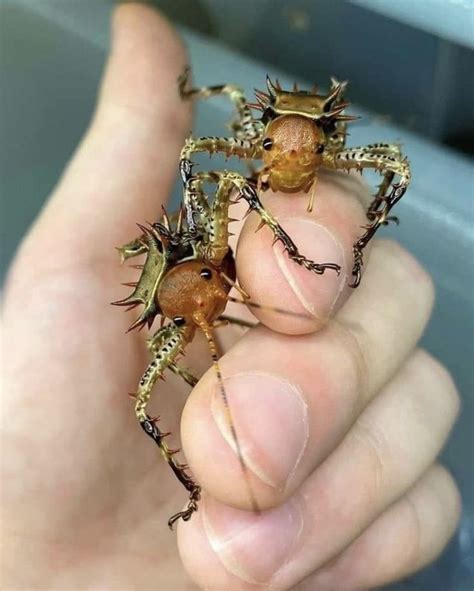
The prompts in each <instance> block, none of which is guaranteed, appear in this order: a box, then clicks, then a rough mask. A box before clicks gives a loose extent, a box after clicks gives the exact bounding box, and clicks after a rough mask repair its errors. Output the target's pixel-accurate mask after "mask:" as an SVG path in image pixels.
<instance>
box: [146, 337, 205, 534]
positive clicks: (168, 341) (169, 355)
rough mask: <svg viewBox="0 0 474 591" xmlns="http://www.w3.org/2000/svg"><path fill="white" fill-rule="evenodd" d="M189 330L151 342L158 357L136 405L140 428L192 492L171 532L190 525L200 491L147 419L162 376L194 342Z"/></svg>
mask: <svg viewBox="0 0 474 591" xmlns="http://www.w3.org/2000/svg"><path fill="white" fill-rule="evenodd" d="M189 330H190V329H189V328H187V327H177V326H175V325H168V326H165V327H163V328H162V329H160V330H159V331H158V333H157V334H156V335H155V337H154V339H152V341H151V342H154V343H155V344H156V346H157V349H156V351H155V357H154V359H153V361H152V362H151V363H150V364H149V366H148V367H147V369H146V371H145V373H144V374H143V377H142V379H141V380H140V385H139V388H138V392H137V395H136V402H135V413H136V415H137V419H138V420H139V422H140V426H141V427H142V429H143V430H144V431H145V433H146V434H147V435H148V436H149V437H151V439H153V441H154V442H155V443H156V444H157V445H158V447H159V448H160V451H161V453H162V455H163V457H164V458H165V460H166V461H167V462H168V464H169V466H170V468H171V469H172V470H173V472H174V474H175V476H176V478H177V479H178V480H179V481H180V482H181V484H182V485H183V486H184V487H185V489H186V490H187V491H188V492H189V502H188V506H187V508H186V509H185V510H184V511H180V512H179V513H176V515H173V516H172V517H171V518H170V520H169V521H168V525H169V527H170V528H171V529H172V528H173V524H174V523H175V522H176V521H177V520H178V519H183V520H184V521H188V519H190V518H191V515H192V514H193V513H194V511H196V510H197V508H198V502H199V499H200V494H201V488H200V487H199V486H198V485H197V484H196V483H195V482H194V481H193V479H192V478H191V477H190V476H189V475H188V474H187V473H186V470H185V466H183V465H182V464H180V463H179V462H177V461H176V460H175V458H174V454H175V453H176V451H177V450H172V449H170V448H169V447H168V446H167V445H166V443H165V441H164V438H165V436H166V434H165V433H162V432H161V431H160V429H159V428H158V427H157V425H156V421H155V420H153V419H152V418H151V417H149V416H148V414H147V412H146V407H147V404H148V401H149V399H150V396H151V392H152V389H153V386H154V385H155V383H156V381H157V380H158V378H161V377H162V376H163V373H164V371H165V369H167V368H170V366H171V365H173V364H174V363H175V360H176V357H177V356H178V355H179V354H180V353H181V352H182V348H183V347H184V346H185V345H186V344H187V343H188V342H189V340H190V338H191V335H190V334H189ZM158 345H159V347H158Z"/></svg>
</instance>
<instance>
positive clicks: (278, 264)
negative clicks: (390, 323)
mask: <svg viewBox="0 0 474 591" xmlns="http://www.w3.org/2000/svg"><path fill="white" fill-rule="evenodd" d="M330 179H332V180H329V179H327V178H326V179H320V180H319V181H318V184H317V186H316V195H317V199H316V205H315V207H314V210H313V212H312V213H308V212H307V210H306V208H307V203H308V195H307V194H305V193H304V194H294V195H282V194H275V193H270V192H267V193H264V194H263V195H262V202H263V203H264V205H265V207H266V208H267V209H268V211H270V212H271V213H272V214H273V215H274V216H275V217H276V218H277V220H278V222H279V223H280V225H281V226H282V228H283V229H284V230H285V231H286V232H287V233H288V234H289V235H290V237H291V238H292V239H293V241H294V242H295V244H296V246H297V248H298V249H299V252H300V254H302V255H304V256H305V257H307V258H309V259H311V260H313V261H314V262H316V263H333V264H337V265H339V266H340V267H341V272H340V274H339V275H337V274H336V273H335V271H334V270H332V269H326V270H325V271H324V274H322V275H318V274H316V273H314V272H312V271H309V270H307V269H306V268H304V267H302V266H300V265H298V264H296V263H295V262H294V261H292V260H291V259H290V258H289V256H288V255H287V254H286V253H285V252H284V250H283V247H282V245H281V244H280V243H279V242H277V243H275V244H274V245H273V246H272V243H273V235H272V233H271V232H270V230H269V229H268V228H266V227H262V228H261V230H259V222H260V218H259V217H258V216H257V214H255V213H254V214H253V215H252V216H250V217H249V219H248V221H247V222H246V224H245V225H244V227H243V230H242V233H241V235H240V238H239V243H238V249H237V270H238V276H239V281H240V282H241V284H242V286H243V287H244V288H245V290H246V291H247V292H248V293H249V295H250V296H251V298H252V299H253V300H254V301H255V302H258V303H260V304H265V305H267V306H270V307H272V306H273V307H278V308H280V309H281V308H283V309H284V310H287V311H288V312H296V313H300V314H305V315H308V316H309V318H310V319H311V320H310V321H306V320H300V319H295V318H294V317H291V316H288V315H286V316H285V314H277V313H274V312H272V311H267V310H254V309H252V312H254V313H255V315H256V316H257V317H258V319H259V320H260V321H261V322H263V323H265V324H266V325H267V326H269V327H270V328H272V329H273V330H277V331H280V332H284V333H288V334H300V333H306V332H312V331H314V330H315V329H317V328H320V327H321V326H322V325H323V324H324V323H325V322H326V320H327V318H328V316H329V315H331V314H332V313H334V312H335V311H336V310H337V309H338V308H340V307H341V306H342V304H343V303H344V301H345V300H346V299H347V297H348V296H349V294H350V292H351V291H352V290H351V288H350V287H349V283H351V282H352V278H351V272H352V265H353V254H352V247H353V244H354V243H355V242H356V240H357V238H358V237H359V236H360V234H361V233H363V230H362V229H361V226H362V225H364V224H365V223H367V219H366V217H365V207H364V201H367V200H368V199H369V196H368V192H367V189H366V187H365V186H364V185H362V183H361V182H360V181H358V180H356V179H343V180H344V181H345V183H342V182H341V179H340V178H339V177H338V176H332V177H330ZM256 231H257V233H255V232H256ZM366 254H367V255H368V253H366ZM367 260H368V259H367Z"/></svg>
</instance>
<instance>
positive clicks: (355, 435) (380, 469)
mask: <svg viewBox="0 0 474 591" xmlns="http://www.w3.org/2000/svg"><path fill="white" fill-rule="evenodd" d="M351 437H352V440H353V442H355V446H356V447H355V448H356V449H357V448H358V449H359V450H360V451H359V453H360V454H361V457H364V460H363V462H364V464H365V465H366V466H367V470H366V471H364V472H365V484H364V490H365V496H366V498H367V500H369V501H370V503H373V502H377V499H380V498H382V497H383V496H384V491H385V490H386V489H387V486H388V485H389V483H388V480H389V475H390V473H391V468H390V466H391V464H392V462H391V455H392V454H391V450H390V445H389V442H388V441H387V439H386V437H385V435H384V433H383V431H382V430H381V429H380V428H378V427H377V425H376V424H375V422H374V421H373V420H370V419H369V418H368V417H366V416H364V415H362V416H361V417H359V419H358V421H357V423H356V426H355V428H354V429H353V430H352V433H351Z"/></svg>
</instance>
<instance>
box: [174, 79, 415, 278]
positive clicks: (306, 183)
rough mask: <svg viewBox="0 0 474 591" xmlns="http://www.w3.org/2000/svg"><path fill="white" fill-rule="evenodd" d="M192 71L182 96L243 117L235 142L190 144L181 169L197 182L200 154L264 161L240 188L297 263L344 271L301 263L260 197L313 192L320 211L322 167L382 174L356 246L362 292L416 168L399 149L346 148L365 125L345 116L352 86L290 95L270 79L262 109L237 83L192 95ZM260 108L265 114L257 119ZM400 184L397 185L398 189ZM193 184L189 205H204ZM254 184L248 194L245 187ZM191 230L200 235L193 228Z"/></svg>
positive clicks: (333, 83) (260, 100) (390, 146)
mask: <svg viewBox="0 0 474 591" xmlns="http://www.w3.org/2000/svg"><path fill="white" fill-rule="evenodd" d="M188 75H189V68H187V69H186V70H185V72H184V74H183V75H182V76H181V77H180V79H179V89H180V93H181V96H182V97H184V98H187V97H198V98H209V97H211V96H216V95H220V94H222V95H227V96H228V97H229V99H230V100H231V102H232V103H233V105H234V107H235V108H236V111H237V118H236V120H235V121H234V122H233V123H232V126H231V127H232V129H233V132H234V136H233V137H230V138H227V137H200V138H194V137H192V136H191V137H189V138H188V139H187V140H186V143H185V145H184V147H183V149H182V152H181V168H182V170H188V171H189V175H188V177H187V178H188V181H190V180H191V179H193V178H196V177H199V173H197V174H194V175H192V174H191V170H192V166H191V164H192V163H191V156H192V155H193V154H194V153H196V152H209V154H213V153H215V152H220V153H224V154H225V155H226V156H228V157H229V156H237V157H238V158H243V159H245V160H247V162H248V163H250V164H252V163H253V161H254V160H261V161H262V166H261V168H260V169H259V170H257V171H256V172H255V173H254V174H253V176H252V177H251V178H249V179H245V178H244V177H243V176H240V175H236V176H237V177H239V179H238V181H236V186H238V187H239V189H240V191H241V193H242V195H243V196H244V197H246V195H247V201H248V202H249V206H250V208H251V209H252V210H255V211H256V212H257V213H258V214H259V215H260V216H261V218H262V223H263V224H265V225H268V226H269V227H270V229H271V230H272V232H273V234H274V236H275V239H276V240H280V241H281V242H282V243H283V245H284V248H285V250H287V252H288V255H289V256H290V258H291V259H293V260H294V261H295V262H297V263H298V264H300V265H304V266H305V267H307V268H308V269H310V270H312V271H314V272H316V273H322V272H324V270H325V269H328V268H330V269H333V270H335V271H337V272H339V270H340V269H339V267H338V266H337V265H331V264H327V263H326V264H324V263H323V264H317V263H313V262H312V261H309V260H308V259H306V258H305V257H303V256H301V255H300V254H299V252H298V250H297V249H296V247H295V245H294V244H293V242H292V241H291V240H290V239H289V237H288V236H287V235H286V234H285V233H284V232H283V230H282V229H281V228H280V227H279V225H278V223H277V221H276V220H275V219H274V218H273V216H272V215H271V214H270V213H269V212H268V211H266V209H265V208H264V207H263V205H262V203H261V202H260V200H259V198H258V192H259V191H267V190H269V189H270V190H272V191H282V192H284V193H296V192H299V191H303V192H307V193H308V192H309V202H308V211H312V209H313V205H314V197H315V190H316V185H317V178H318V171H319V170H320V168H321V167H326V168H329V169H334V170H343V171H347V172H350V171H351V170H357V171H359V172H360V173H362V171H363V170H364V169H374V170H376V171H379V172H380V174H381V175H382V182H381V184H380V185H379V187H378V190H377V193H376V194H375V196H374V198H373V201H372V203H371V204H370V206H369V208H368V210H367V218H368V222H369V223H368V224H367V225H366V226H364V227H363V229H364V230H365V232H364V233H363V234H362V235H361V236H360V238H359V239H358V240H357V241H356V242H355V243H354V245H353V256H354V263H353V268H352V276H353V279H352V283H351V287H357V286H358V285H359V283H360V280H361V267H362V265H363V251H364V248H365V247H366V246H367V244H368V243H369V241H370V240H371V239H372V238H373V236H374V234H375V233H376V231H377V229H378V228H379V227H380V226H381V225H385V224H387V223H388V222H389V221H397V220H396V218H393V217H389V213H390V210H391V209H392V207H393V206H394V205H395V204H396V203H397V202H398V201H399V200H400V199H401V197H402V196H403V195H404V193H405V191H406V189H407V187H408V185H409V183H410V178H411V174H410V167H409V163H408V161H407V159H406V158H405V157H404V156H403V155H402V154H401V152H400V148H399V147H398V146H397V145H393V144H385V143H377V144H371V145H367V146H357V147H354V148H346V136H347V132H346V126H347V123H348V122H350V121H353V120H354V119H358V117H354V116H352V115H346V114H345V113H344V112H345V110H346V108H347V107H348V105H349V103H347V102H345V101H344V99H343V93H344V90H345V88H346V86H347V82H339V81H337V80H336V79H335V78H332V79H331V88H330V91H329V93H328V94H318V89H317V87H316V86H314V87H313V88H312V89H311V91H306V90H299V89H298V87H297V86H296V84H295V86H294V87H293V90H291V91H289V90H283V89H282V88H281V86H280V84H279V83H278V81H276V82H275V83H273V82H272V81H271V80H270V78H269V77H268V76H267V80H266V82H267V92H266V93H265V92H262V91H260V90H256V91H255V94H256V98H257V102H256V103H248V102H247V100H246V98H245V95H244V93H243V91H242V90H241V89H240V88H238V87H237V86H234V85H232V84H225V85H221V86H209V87H203V88H193V89H188V88H187V81H188ZM252 109H255V110H257V111H260V112H261V116H260V117H258V118H255V117H254V116H253V114H252ZM395 176H397V177H398V181H397V182H396V183H394V182H393V180H394V178H395ZM190 184H191V183H189V186H188V189H187V190H186V191H185V202H191V201H192V200H193V199H197V197H196V195H195V194H194V193H193V192H192V191H191V188H190ZM244 185H246V189H245V190H242V187H243V186H244ZM190 230H191V231H193V225H192V222H191V223H190Z"/></svg>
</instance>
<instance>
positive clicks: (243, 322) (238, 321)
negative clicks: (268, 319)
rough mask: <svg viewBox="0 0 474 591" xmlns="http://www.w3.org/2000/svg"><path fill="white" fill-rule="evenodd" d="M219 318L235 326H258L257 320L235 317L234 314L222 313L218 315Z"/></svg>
mask: <svg viewBox="0 0 474 591" xmlns="http://www.w3.org/2000/svg"><path fill="white" fill-rule="evenodd" d="M219 320H225V321H226V322H228V323H229V324H235V325H236V326H241V327H242V328H255V327H256V326H258V323H257V322H249V321H248V320H243V319H242V318H235V317H234V316H228V315H227V314H222V315H221V316H219Z"/></svg>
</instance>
